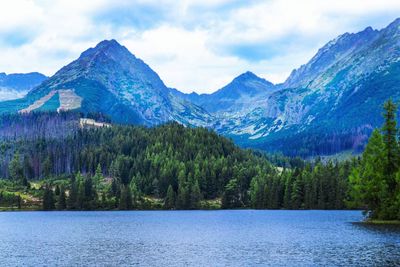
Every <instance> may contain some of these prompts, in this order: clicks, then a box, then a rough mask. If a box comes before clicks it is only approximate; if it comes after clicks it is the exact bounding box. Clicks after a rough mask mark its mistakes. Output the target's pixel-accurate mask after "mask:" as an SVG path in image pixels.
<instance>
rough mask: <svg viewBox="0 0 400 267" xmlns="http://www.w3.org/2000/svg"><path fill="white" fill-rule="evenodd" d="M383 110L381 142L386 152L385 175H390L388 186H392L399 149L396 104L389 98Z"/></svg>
mask: <svg viewBox="0 0 400 267" xmlns="http://www.w3.org/2000/svg"><path fill="white" fill-rule="evenodd" d="M384 109H385V112H384V114H383V117H384V119H385V123H384V125H383V129H382V130H383V142H384V143H385V153H386V164H387V167H386V175H387V176H388V177H390V181H389V186H392V188H393V186H394V177H393V175H394V173H395V172H396V171H397V170H398V161H399V153H398V152H399V149H398V143H397V128H396V127H397V126H396V125H397V123H396V109H397V107H396V105H395V104H394V103H393V101H392V100H391V99H389V100H388V101H387V102H386V103H385V104H384Z"/></svg>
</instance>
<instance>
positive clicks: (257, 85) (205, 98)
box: [174, 71, 276, 113]
mask: <svg viewBox="0 0 400 267" xmlns="http://www.w3.org/2000/svg"><path fill="white" fill-rule="evenodd" d="M275 89H276V87H275V86H274V85H273V84H272V83H271V82H269V81H267V80H265V79H263V78H260V77H258V76H256V75H255V74H254V73H252V72H250V71H248V72H245V73H243V74H241V75H239V76H238V77H236V78H235V79H233V80H232V81H231V82H230V83H229V84H227V85H226V86H224V87H223V88H221V89H219V90H218V91H216V92H214V93H212V94H201V95H199V94H196V93H191V94H183V93H181V92H179V91H177V90H174V93H175V94H178V95H179V96H181V97H184V98H186V99H187V100H189V101H192V102H193V103H195V104H196V105H199V106H202V107H203V108H204V109H206V110H207V111H208V112H211V113H215V112H232V111H234V110H237V109H240V108H242V107H244V106H248V105H252V104H253V100H254V99H255V98H263V97H266V96H267V95H269V94H271V93H272V92H273V91H274V90H275Z"/></svg>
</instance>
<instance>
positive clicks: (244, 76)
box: [235, 71, 259, 80]
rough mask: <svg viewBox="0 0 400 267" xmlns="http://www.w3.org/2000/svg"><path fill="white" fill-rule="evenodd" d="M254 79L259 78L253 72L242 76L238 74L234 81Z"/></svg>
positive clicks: (247, 72)
mask: <svg viewBox="0 0 400 267" xmlns="http://www.w3.org/2000/svg"><path fill="white" fill-rule="evenodd" d="M254 78H256V79H257V78H259V77H258V76H257V75H255V74H254V73H253V72H251V71H246V72H244V73H242V74H240V75H239V76H237V77H236V78H235V79H246V80H247V79H254Z"/></svg>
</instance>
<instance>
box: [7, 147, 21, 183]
mask: <svg viewBox="0 0 400 267" xmlns="http://www.w3.org/2000/svg"><path fill="white" fill-rule="evenodd" d="M8 169H9V172H10V178H11V180H13V181H15V182H18V183H23V178H24V171H23V168H22V166H21V162H20V157H19V153H15V154H14V158H13V159H12V161H11V162H10V164H9V166H8Z"/></svg>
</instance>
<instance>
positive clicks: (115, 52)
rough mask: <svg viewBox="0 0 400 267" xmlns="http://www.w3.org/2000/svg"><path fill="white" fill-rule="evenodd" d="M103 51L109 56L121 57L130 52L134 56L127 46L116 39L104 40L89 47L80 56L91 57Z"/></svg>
mask: <svg viewBox="0 0 400 267" xmlns="http://www.w3.org/2000/svg"><path fill="white" fill-rule="evenodd" d="M101 53H103V54H106V55H107V56H115V57H116V58H120V57H121V56H124V55H125V56H126V55H128V54H129V55H130V56H133V55H132V54H131V53H130V52H129V50H128V49H126V47H125V46H123V45H121V44H119V43H118V42H117V41H116V40H115V39H111V40H103V41H101V42H100V43H98V44H97V45H96V46H95V47H92V48H89V49H87V50H86V51H84V52H83V53H82V54H81V56H80V58H86V57H89V58H91V57H93V56H96V55H98V54H101Z"/></svg>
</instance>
